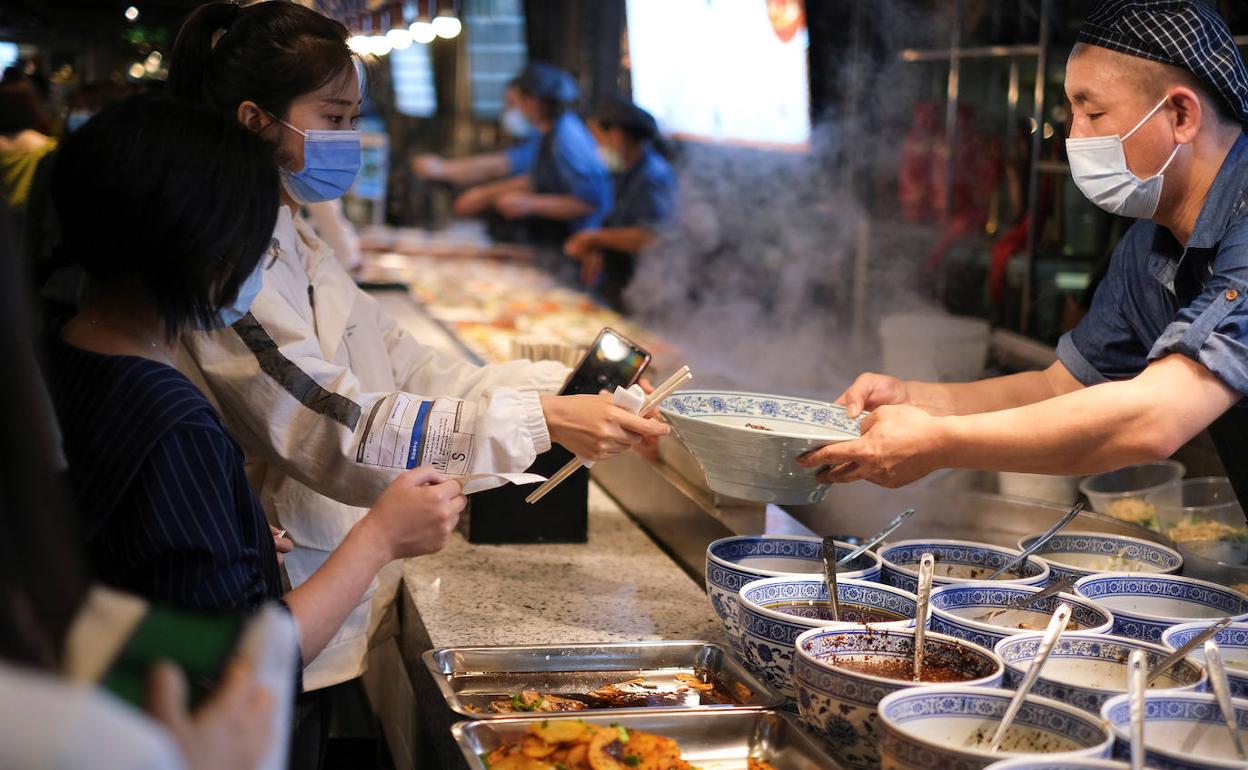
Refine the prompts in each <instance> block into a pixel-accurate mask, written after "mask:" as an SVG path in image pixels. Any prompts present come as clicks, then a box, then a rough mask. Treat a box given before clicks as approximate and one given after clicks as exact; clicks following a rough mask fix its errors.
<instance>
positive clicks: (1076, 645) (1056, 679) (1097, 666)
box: [993, 632, 1206, 714]
mask: <svg viewBox="0 0 1248 770" xmlns="http://www.w3.org/2000/svg"><path fill="white" fill-rule="evenodd" d="M1043 638H1044V633H1043V632H1030V633H1025V634H1016V635H1014V636H1010V637H1006V638H1005V639H1002V640H1001V641H999V642H997V646H996V647H994V648H993V651H994V652H996V653H997V655H999V656H1000V657H1001V660H1002V661H1003V662H1004V663H1005V684H1006V687H1017V686H1018V684H1019V683H1020V682H1021V681H1022V680H1023V676H1024V675H1026V673H1027V669H1029V668H1031V664H1032V661H1034V660H1035V658H1036V652H1037V651H1038V650H1039V649H1040V640H1041V639H1043ZM1134 650H1143V651H1144V653H1145V655H1146V656H1147V659H1148V667H1149V668H1150V669H1151V668H1153V667H1154V666H1156V665H1157V664H1158V663H1160V662H1161V661H1162V660H1163V659H1165V657H1166V656H1167V655H1169V654H1170V651H1169V650H1167V649H1166V648H1165V647H1162V646H1161V645H1159V644H1152V643H1150V642H1142V641H1140V640H1139V639H1128V638H1127V637H1125V636H1106V635H1103V634H1089V633H1086V632H1075V633H1071V634H1062V636H1061V638H1060V639H1058V640H1057V644H1055V645H1053V651H1052V652H1051V653H1049V659H1048V660H1047V661H1045V664H1044V669H1043V670H1042V671H1041V672H1040V676H1039V677H1037V678H1036V682H1035V684H1034V685H1032V688H1031V691H1032V692H1033V693H1035V694H1036V695H1042V696H1044V697H1046V698H1052V699H1053V700H1059V701H1061V702H1062V703H1068V704H1070V705H1071V706H1075V707H1076V708H1081V709H1083V710H1084V711H1088V712H1091V713H1093V714H1099V713H1101V706H1103V705H1105V701H1107V700H1109V699H1110V698H1112V697H1114V696H1115V695H1121V694H1122V693H1125V692H1126V691H1127V658H1128V657H1129V656H1130V655H1131V653H1132V652H1133V651H1134ZM1205 679H1206V675H1205V669H1204V667H1203V666H1200V665H1198V664H1196V663H1194V662H1192V661H1190V660H1184V661H1181V662H1180V663H1179V664H1178V665H1176V666H1175V667H1174V668H1172V669H1170V670H1169V671H1168V672H1166V673H1165V674H1163V675H1162V676H1161V677H1159V678H1158V680H1157V681H1156V682H1155V683H1154V684H1153V685H1152V688H1153V689H1157V690H1174V691H1187V692H1196V691H1198V690H1200V689H1202V688H1203V687H1204V684H1205Z"/></svg>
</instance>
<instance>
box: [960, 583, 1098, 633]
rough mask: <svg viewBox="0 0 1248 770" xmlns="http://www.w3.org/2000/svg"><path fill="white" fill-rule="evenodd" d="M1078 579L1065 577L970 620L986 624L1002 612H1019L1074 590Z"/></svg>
mask: <svg viewBox="0 0 1248 770" xmlns="http://www.w3.org/2000/svg"><path fill="white" fill-rule="evenodd" d="M1078 579H1079V578H1078V577H1077V576H1075V575H1068V576H1067V577H1064V578H1062V579H1061V580H1059V581H1057V582H1056V583H1050V584H1049V585H1047V586H1045V588H1044V589H1043V590H1041V591H1037V592H1036V593H1034V594H1027V595H1026V596H1020V597H1018V598H1017V599H1015V600H1014V601H1012V602H1010V603H1009V604H1007V605H1005V606H1004V607H998V608H996V609H995V610H988V611H987V612H985V613H984V614H982V615H976V616H975V617H973V618H971V620H973V621H975V622H976V623H987V622H989V621H991V620H992V619H993V618H995V617H996V616H998V615H1000V614H1001V613H1003V612H1009V611H1010V610H1021V609H1023V608H1025V607H1030V606H1031V605H1033V604H1035V603H1036V602H1038V601H1041V600H1043V599H1047V598H1049V597H1050V596H1053V595H1054V594H1060V593H1065V592H1066V591H1069V590H1070V589H1071V588H1074V586H1075V581H1076V580H1078Z"/></svg>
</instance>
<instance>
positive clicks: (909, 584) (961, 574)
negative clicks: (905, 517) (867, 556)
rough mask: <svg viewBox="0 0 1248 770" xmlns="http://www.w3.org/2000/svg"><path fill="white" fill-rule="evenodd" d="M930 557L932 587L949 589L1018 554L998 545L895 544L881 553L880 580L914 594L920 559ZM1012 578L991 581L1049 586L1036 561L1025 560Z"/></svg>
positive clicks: (963, 542)
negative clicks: (933, 566) (932, 561)
mask: <svg viewBox="0 0 1248 770" xmlns="http://www.w3.org/2000/svg"><path fill="white" fill-rule="evenodd" d="M925 553H930V554H932V556H934V557H935V558H936V571H935V573H934V574H933V576H932V585H936V586H942V585H952V584H955V583H969V582H972V581H977V580H984V579H986V578H987V577H988V576H989V575H991V574H992V573H993V572H996V571H997V569H999V568H1000V567H1003V566H1005V564H1006V563H1008V562H1009V561H1010V560H1011V559H1013V558H1014V557H1016V556H1018V554H1019V552H1018V551H1016V550H1014V549H1012V548H1003V547H1001V546H999V545H989V544H987V543H976V542H973V541H970V540H931V539H926V540H898V541H897V542H895V543H891V544H889V545H887V546H885V547H883V548H881V549H880V560H881V561H882V562H883V563H884V571H883V572H882V573H881V575H880V580H881V581H882V582H884V583H887V584H889V585H890V586H896V587H897V588H900V589H902V590H903V591H910V592H914V591H915V590H917V588H918V585H919V569H918V564H919V559H921V558H923V554H925ZM1015 571H1016V572H1019V573H1021V575H1016V576H1015V577H1012V578H1006V579H1000V580H994V581H993V582H994V583H1001V584H1003V585H1010V584H1013V585H1028V586H1042V585H1045V584H1046V583H1048V582H1049V567H1048V565H1046V564H1045V563H1044V562H1042V561H1040V560H1039V559H1037V558H1035V557H1028V558H1027V561H1026V562H1024V563H1023V564H1022V565H1021V566H1020V567H1015Z"/></svg>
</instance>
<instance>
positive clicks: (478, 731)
mask: <svg viewBox="0 0 1248 770" xmlns="http://www.w3.org/2000/svg"><path fill="white" fill-rule="evenodd" d="M451 733H452V735H454V737H455V741H456V743H458V744H459V747H460V749H461V750H462V751H463V753H464V759H465V760H467V763H468V767H469V768H472V770H487V768H488V770H556V769H557V768H560V767H563V768H566V770H693V769H694V768H697V770H837V768H840V767H841V766H840V765H839V764H837V763H836V762H835V761H834V760H833V759H832V758H831V757H829V756H828V755H827V754H826V753H825V752H824V751H823V749H822V748H820V747H819V745H818V744H817V743H816V742H815V740H814V739H812V738H811V737H810V736H808V735H807V734H806V733H805V732H803V731H802V730H801V728H799V727H798V726H797V725H796V724H795V723H793V722H790V721H789V720H788V719H786V718H785V717H784V716H782V715H780V714H779V713H777V712H775V711H766V710H764V711H754V710H736V711H721V712H706V711H701V712H698V711H658V712H651V713H649V714H636V713H634V714H616V713H613V714H604V713H601V712H598V713H596V714H594V715H593V716H578V715H576V714H553V715H550V716H535V717H534V716H530V717H523V718H521V717H509V718H507V719H496V720H489V721H485V720H478V721H472V722H460V723H459V724H457V725H455V726H454V727H452V728H451Z"/></svg>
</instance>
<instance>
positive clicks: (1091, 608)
mask: <svg viewBox="0 0 1248 770" xmlns="http://www.w3.org/2000/svg"><path fill="white" fill-rule="evenodd" d="M1040 591H1041V589H1040V588H1037V587H1035V586H1020V585H1000V584H999V583H997V581H995V580H994V581H992V582H986V581H980V582H978V583H961V584H958V585H949V586H941V587H939V588H933V589H932V599H931V610H932V611H931V615H930V619H929V620H928V623H927V627H928V628H930V629H931V630H933V631H936V632H938V633H942V634H949V635H950V636H956V637H958V638H959V639H966V640H967V641H971V642H974V643H975V644H978V645H981V646H983V647H987V648H988V649H992V648H993V647H995V646H996V644H997V642H999V641H1001V640H1002V639H1006V638H1008V637H1011V636H1014V635H1015V634H1022V633H1026V632H1027V631H1035V630H1043V629H1044V628H1045V626H1047V625H1048V622H1049V618H1050V617H1052V615H1053V613H1054V611H1056V610H1057V605H1058V604H1061V603H1062V602H1065V603H1066V604H1069V605H1070V609H1071V615H1070V621H1071V623H1070V626H1068V628H1070V629H1071V630H1072V631H1089V632H1091V633H1094V634H1107V633H1109V630H1110V629H1111V628H1113V625H1114V615H1113V613H1111V612H1110V611H1109V610H1107V609H1106V608H1104V607H1102V606H1100V605H1098V604H1097V603H1096V602H1093V601H1090V600H1088V599H1084V598H1083V597H1081V596H1075V595H1074V594H1058V595H1057V596H1050V597H1048V598H1047V599H1041V600H1040V601H1038V602H1036V603H1035V604H1034V605H1032V606H1030V607H1028V608H1027V609H1025V610H1006V611H1005V612H1003V613H1000V614H999V615H995V616H993V617H991V618H986V617H984V616H985V615H987V614H988V613H989V612H991V611H992V610H996V609H1001V608H1003V607H1005V606H1006V605H1008V604H1009V603H1010V602H1013V601H1017V600H1019V599H1021V598H1023V597H1025V596H1027V595H1028V594H1036V593H1039V592H1040Z"/></svg>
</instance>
